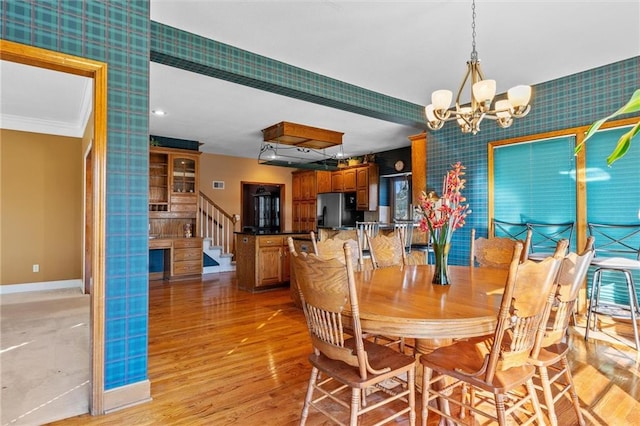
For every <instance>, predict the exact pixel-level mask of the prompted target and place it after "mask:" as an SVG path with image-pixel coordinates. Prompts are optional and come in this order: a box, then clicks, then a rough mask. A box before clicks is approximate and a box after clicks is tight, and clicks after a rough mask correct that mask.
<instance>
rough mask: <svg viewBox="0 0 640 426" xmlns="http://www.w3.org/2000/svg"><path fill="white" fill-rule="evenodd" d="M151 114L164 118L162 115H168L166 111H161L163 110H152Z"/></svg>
mask: <svg viewBox="0 0 640 426" xmlns="http://www.w3.org/2000/svg"><path fill="white" fill-rule="evenodd" d="M151 113H152V114H153V115H160V116H162V115H167V112H166V111H163V110H161V109H153V110H151Z"/></svg>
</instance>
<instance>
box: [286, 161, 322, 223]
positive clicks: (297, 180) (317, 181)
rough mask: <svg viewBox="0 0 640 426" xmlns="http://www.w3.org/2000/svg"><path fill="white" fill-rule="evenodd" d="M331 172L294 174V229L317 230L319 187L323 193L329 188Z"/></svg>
mask: <svg viewBox="0 0 640 426" xmlns="http://www.w3.org/2000/svg"><path fill="white" fill-rule="evenodd" d="M330 178H331V172H328V171H327V172H324V171H314V170H296V171H294V172H293V173H292V177H291V181H292V182H291V183H292V198H293V202H292V206H291V208H292V216H293V217H292V229H293V231H294V232H309V231H313V230H315V229H316V215H317V212H316V197H317V196H318V192H320V191H319V186H320V185H321V189H322V192H330V191H326V189H327V188H328V183H329V181H330Z"/></svg>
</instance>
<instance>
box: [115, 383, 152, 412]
mask: <svg viewBox="0 0 640 426" xmlns="http://www.w3.org/2000/svg"><path fill="white" fill-rule="evenodd" d="M103 401H104V404H103V408H104V413H105V414H109V413H111V412H114V411H118V410H122V409H123V408H127V407H131V406H133V405H138V404H142V403H144V402H148V401H151V382H150V381H149V380H143V381H141V382H137V383H132V384H130V385H126V386H120V387H119V388H115V389H109V390H108V391H106V392H105V393H104V399H103Z"/></svg>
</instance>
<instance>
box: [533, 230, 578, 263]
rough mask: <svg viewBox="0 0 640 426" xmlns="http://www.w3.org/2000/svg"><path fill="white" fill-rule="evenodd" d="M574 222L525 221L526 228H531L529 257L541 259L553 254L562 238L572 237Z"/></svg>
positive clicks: (568, 238) (569, 238)
mask: <svg viewBox="0 0 640 426" xmlns="http://www.w3.org/2000/svg"><path fill="white" fill-rule="evenodd" d="M574 226H575V223H574V222H564V223H534V222H527V228H528V229H531V247H530V251H529V259H531V260H542V259H544V258H546V257H549V256H551V255H552V254H553V251H554V250H555V247H556V244H557V243H558V241H560V240H561V239H563V238H566V239H567V240H569V247H571V238H572V237H573V228H574Z"/></svg>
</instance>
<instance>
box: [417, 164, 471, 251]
mask: <svg viewBox="0 0 640 426" xmlns="http://www.w3.org/2000/svg"><path fill="white" fill-rule="evenodd" d="M464 170H465V167H464V166H463V165H462V163H460V162H459V161H458V162H457V163H455V164H452V165H451V170H449V172H448V173H447V174H446V175H445V177H444V181H443V183H442V196H441V197H438V196H437V195H436V193H435V192H430V193H429V194H426V193H424V192H423V193H422V195H421V196H420V198H419V205H418V207H416V211H417V212H418V213H419V214H420V215H421V216H422V217H421V219H420V225H419V228H420V230H421V231H424V232H426V231H429V233H430V238H431V242H432V243H433V244H449V243H450V242H451V237H452V236H453V231H455V230H456V229H459V228H462V227H463V226H464V224H465V218H466V217H467V215H468V214H470V213H471V210H469V204H462V203H464V202H465V201H467V199H466V198H465V197H464V196H463V195H462V193H461V191H462V190H463V189H464V184H465V183H466V182H467V181H466V179H464V178H463V177H462V176H464V174H465V173H464Z"/></svg>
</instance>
